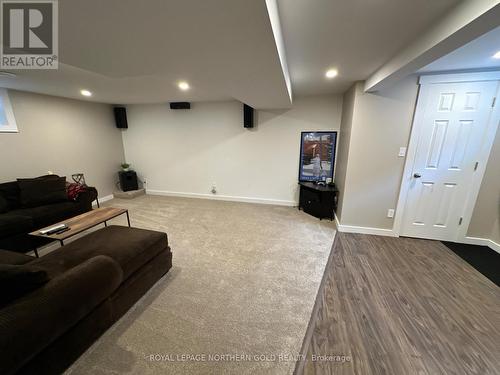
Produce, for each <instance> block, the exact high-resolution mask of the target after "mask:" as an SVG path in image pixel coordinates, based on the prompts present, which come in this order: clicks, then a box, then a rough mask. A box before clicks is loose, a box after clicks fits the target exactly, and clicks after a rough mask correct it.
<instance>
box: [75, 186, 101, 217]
mask: <svg viewBox="0 0 500 375" xmlns="http://www.w3.org/2000/svg"><path fill="white" fill-rule="evenodd" d="M96 199H97V189H96V188H95V187H91V186H88V187H87V190H85V191H82V192H81V193H80V194H78V197H77V198H76V201H77V202H78V203H79V204H80V205H82V206H83V207H85V211H90V210H91V209H92V202H93V201H95V200H96Z"/></svg>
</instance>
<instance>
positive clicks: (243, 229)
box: [68, 196, 335, 375]
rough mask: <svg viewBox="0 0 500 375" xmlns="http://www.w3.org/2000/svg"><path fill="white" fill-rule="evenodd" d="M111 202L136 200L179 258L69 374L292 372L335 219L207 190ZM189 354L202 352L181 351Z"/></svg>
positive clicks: (140, 223)
mask: <svg viewBox="0 0 500 375" xmlns="http://www.w3.org/2000/svg"><path fill="white" fill-rule="evenodd" d="M107 205H112V206H117V207H127V208H129V209H130V217H131V221H132V225H133V226H137V227H141V228H149V229H154V230H160V231H165V232H167V233H168V236H169V242H170V246H171V247H172V251H173V254H174V258H173V261H174V267H173V268H172V269H171V270H170V272H169V273H168V274H167V275H166V276H165V277H164V278H163V279H161V280H160V281H159V282H158V283H157V284H156V286H155V287H154V288H153V289H151V290H150V292H149V293H148V294H146V295H145V296H144V297H143V298H142V299H141V300H140V301H139V302H138V303H137V304H136V305H135V306H134V307H133V308H132V309H131V310H130V311H129V312H128V313H127V314H126V315H125V316H124V317H123V318H122V319H121V320H120V321H118V322H117V323H116V324H115V325H114V326H113V327H112V328H111V329H110V330H108V331H107V332H106V333H105V334H104V335H103V336H102V337H101V338H100V339H99V340H98V341H97V342H96V343H95V344H94V345H93V346H92V347H91V348H90V349H89V350H88V351H87V352H86V353H85V354H84V355H83V356H82V357H80V359H79V360H78V361H77V362H75V363H74V364H73V366H72V367H71V368H70V369H69V370H68V373H70V374H75V375H76V374H89V373H91V374H291V373H292V372H293V369H294V366H295V361H294V360H293V358H290V357H289V356H293V355H296V354H298V353H299V351H300V348H301V345H302V340H303V338H304V334H305V332H306V328H307V325H308V321H309V318H310V315H311V311H312V308H313V304H314V300H315V297H316V293H317V290H318V287H319V284H320V281H321V278H322V275H323V271H324V267H325V264H326V262H327V258H328V255H329V252H330V248H331V245H332V242H333V237H334V234H335V226H334V224H333V223H332V222H330V221H327V220H323V221H320V220H318V219H316V218H314V217H312V216H309V215H307V214H305V213H303V212H301V211H298V210H297V209H296V208H292V207H279V206H268V205H257V204H246V203H233V202H222V201H210V200H202V199H187V198H172V197H158V196H143V197H138V198H136V199H134V200H119V199H114V200H113V201H110V202H107ZM124 220H125V219H124V218H117V219H115V220H114V223H116V224H125V221H124ZM152 355H158V356H156V358H155V359H153V360H151V357H150V356H152ZM190 355H191V356H196V355H198V357H196V358H189V357H182V356H190ZM209 355H211V356H212V357H211V358H209ZM218 355H219V356H218ZM229 355H240V356H242V357H234V356H233V357H230V356H229ZM280 355H282V356H288V357H289V358H285V357H282V358H281V359H280ZM159 356H163V357H162V358H160V357H159ZM203 356H205V357H203ZM255 356H257V357H255ZM273 356H275V357H273ZM158 359H159V360H158Z"/></svg>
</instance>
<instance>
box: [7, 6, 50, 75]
mask: <svg viewBox="0 0 500 375" xmlns="http://www.w3.org/2000/svg"><path fill="white" fill-rule="evenodd" d="M0 2H1V20H2V27H1V34H2V36H1V40H2V48H1V51H0V68H2V69H57V68H58V58H57V54H58V38H57V36H58V35H57V31H58V30H57V0H44V1H32V0H31V1H23V0H1V1H0Z"/></svg>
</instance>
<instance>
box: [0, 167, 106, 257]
mask: <svg viewBox="0 0 500 375" xmlns="http://www.w3.org/2000/svg"><path fill="white" fill-rule="evenodd" d="M61 180H62V181H61ZM64 182H65V179H64V177H59V176H57V175H47V176H41V177H37V178H34V179H20V180H17V181H11V182H6V183H1V184H0V248H1V249H5V250H11V251H17V252H28V251H32V250H33V249H34V248H35V247H36V246H40V245H43V244H44V243H39V242H40V241H42V242H43V241H44V240H43V239H39V238H32V237H30V236H28V233H29V232H32V231H34V230H36V229H39V228H43V227H45V226H48V225H51V224H54V223H56V222H58V221H62V220H65V219H68V218H70V217H73V216H76V215H79V214H82V213H84V212H87V211H90V210H92V202H93V201H94V200H96V199H97V190H96V189H95V188H93V187H87V189H86V191H84V192H81V193H79V194H78V197H77V198H76V200H69V199H68V198H67V195H66V191H65V190H64V191H61V189H60V187H61V183H64ZM40 186H42V187H41V188H40ZM44 188H45V189H44ZM47 189H49V190H47ZM36 241H38V242H36Z"/></svg>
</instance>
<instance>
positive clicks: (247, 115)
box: [243, 103, 253, 128]
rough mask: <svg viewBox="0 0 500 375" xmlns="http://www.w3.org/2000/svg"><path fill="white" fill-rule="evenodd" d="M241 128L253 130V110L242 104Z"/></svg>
mask: <svg viewBox="0 0 500 375" xmlns="http://www.w3.org/2000/svg"><path fill="white" fill-rule="evenodd" d="M243 126H244V127H245V128H253V108H252V107H250V106H249V105H246V104H244V103H243Z"/></svg>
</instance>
